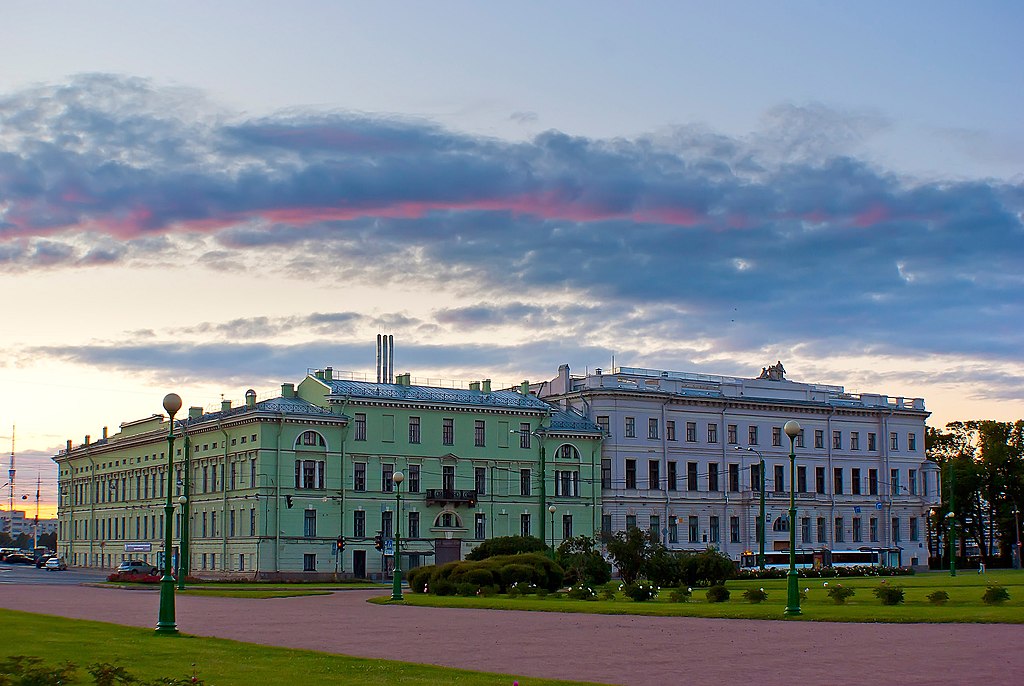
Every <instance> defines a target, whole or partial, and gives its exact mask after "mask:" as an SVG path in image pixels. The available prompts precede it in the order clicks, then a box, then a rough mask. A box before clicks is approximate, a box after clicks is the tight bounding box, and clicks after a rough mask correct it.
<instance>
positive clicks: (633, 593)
mask: <svg viewBox="0 0 1024 686" xmlns="http://www.w3.org/2000/svg"><path fill="white" fill-rule="evenodd" d="M622 593H623V595H625V596H626V597H627V598H629V599H631V600H633V601H634V602H637V603H641V602H643V601H645V600H651V599H652V598H656V597H657V596H658V587H657V586H655V585H654V584H652V583H651V582H650V581H643V580H639V581H636V582H634V583H631V584H624V585H623V586H622Z"/></svg>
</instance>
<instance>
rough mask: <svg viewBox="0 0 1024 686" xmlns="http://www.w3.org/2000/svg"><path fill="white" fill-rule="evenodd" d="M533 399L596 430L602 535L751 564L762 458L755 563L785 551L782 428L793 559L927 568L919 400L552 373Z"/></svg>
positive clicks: (782, 385) (699, 379) (780, 377)
mask: <svg viewBox="0 0 1024 686" xmlns="http://www.w3.org/2000/svg"><path fill="white" fill-rule="evenodd" d="M534 390H535V392H536V393H537V394H538V395H539V396H541V397H543V398H545V399H548V400H551V401H557V402H559V403H561V404H562V405H564V406H567V407H571V408H575V409H577V410H579V411H581V412H583V413H584V414H585V415H586V416H587V417H588V418H589V419H591V420H593V421H595V422H596V423H597V424H598V425H599V426H601V427H602V428H603V429H604V431H605V433H606V438H605V441H604V444H603V449H602V460H601V482H602V500H603V511H602V526H601V528H602V530H603V531H604V532H606V533H611V532H614V531H620V530H625V529H627V528H630V527H633V526H637V527H640V528H645V529H646V528H649V529H650V530H651V531H652V532H655V533H656V534H657V535H658V536H659V538H660V539H661V540H662V541H663V542H665V543H666V545H667V546H668V547H669V548H670V549H673V550H701V549H704V548H705V547H707V546H709V545H714V546H716V547H718V548H719V549H720V550H722V551H723V552H724V553H725V554H727V555H729V556H730V557H731V558H733V559H734V560H739V559H740V556H741V555H742V554H743V553H744V552H756V551H757V549H758V534H757V520H758V513H759V509H760V491H759V490H758V488H759V482H760V478H759V467H760V457H759V456H763V458H764V462H765V484H766V488H765V508H766V520H767V522H768V526H767V535H766V550H768V551H771V550H788V548H789V514H788V510H789V490H790V489H789V483H790V460H789V452H790V441H789V438H788V437H787V436H786V435H785V433H784V432H783V426H784V425H785V423H786V422H787V421H789V420H791V419H794V420H796V421H798V422H799V423H800V426H801V427H802V431H801V433H800V435H799V436H797V437H796V440H795V453H796V472H797V473H796V481H797V487H796V490H797V498H796V505H797V527H798V528H797V531H796V541H797V547H798V548H800V549H819V548H828V549H830V550H840V549H857V548H861V547H870V548H880V549H892V552H891V553H890V554H889V562H890V564H897V563H898V564H901V565H918V564H921V565H923V564H926V563H927V560H928V549H927V545H928V541H929V540H930V539H929V536H928V530H927V527H928V521H929V520H928V514H929V508H930V507H932V506H935V505H937V504H938V502H939V488H940V485H939V470H938V468H937V467H936V466H935V465H934V464H933V463H931V462H928V461H927V460H926V459H925V446H924V437H925V420H926V419H927V417H928V415H929V413H928V412H927V411H926V410H925V407H924V400H923V399H921V398H912V399H911V398H902V397H896V398H890V397H887V396H885V395H878V394H868V393H862V394H859V395H854V394H850V393H846V392H845V391H844V389H843V388H842V387H840V386H826V385H822V384H808V383H799V382H794V381H789V380H787V379H786V378H785V369H784V368H783V367H782V364H781V363H779V364H777V365H773V366H771V367H767V368H765V369H763V370H762V373H761V376H760V377H758V378H751V379H747V378H735V377H725V376H712V375H707V374H694V373H683V372H672V371H662V370H652V369H635V368H627V367H622V368H618V369H614V370H613V371H612V373H610V374H604V373H602V371H601V370H600V369H597V370H595V371H594V373H592V374H588V375H586V376H571V375H570V373H569V367H568V365H562V366H561V367H560V368H559V374H558V376H557V377H555V378H554V379H553V380H552V381H550V382H545V383H543V384H540V385H538V386H536V387H535V389H534Z"/></svg>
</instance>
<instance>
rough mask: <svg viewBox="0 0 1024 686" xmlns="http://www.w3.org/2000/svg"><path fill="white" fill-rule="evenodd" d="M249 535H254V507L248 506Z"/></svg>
mask: <svg viewBox="0 0 1024 686" xmlns="http://www.w3.org/2000/svg"><path fill="white" fill-rule="evenodd" d="M249 535H250V536H255V535H256V508H255V507H252V508H249Z"/></svg>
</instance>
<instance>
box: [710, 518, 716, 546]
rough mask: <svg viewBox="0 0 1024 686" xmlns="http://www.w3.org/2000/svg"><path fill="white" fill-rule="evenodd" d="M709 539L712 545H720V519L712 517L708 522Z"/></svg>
mask: <svg viewBox="0 0 1024 686" xmlns="http://www.w3.org/2000/svg"><path fill="white" fill-rule="evenodd" d="M708 539H709V540H710V541H711V543H718V517H715V516H712V517H711V518H710V519H709V520H708Z"/></svg>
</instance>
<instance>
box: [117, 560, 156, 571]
mask: <svg viewBox="0 0 1024 686" xmlns="http://www.w3.org/2000/svg"><path fill="white" fill-rule="evenodd" d="M117 571H118V572H120V573H121V574H156V573H157V568H156V567H154V566H153V565H151V564H149V563H148V562H143V561H142V560H125V561H124V562H122V563H121V564H120V565H119V566H118V568H117Z"/></svg>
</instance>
